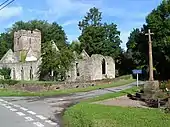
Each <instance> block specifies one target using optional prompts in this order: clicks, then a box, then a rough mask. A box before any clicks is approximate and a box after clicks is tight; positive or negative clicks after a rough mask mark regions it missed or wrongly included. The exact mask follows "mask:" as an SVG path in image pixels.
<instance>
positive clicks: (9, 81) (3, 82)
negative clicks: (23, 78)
mask: <svg viewBox="0 0 170 127" xmlns="http://www.w3.org/2000/svg"><path fill="white" fill-rule="evenodd" d="M18 82H19V81H16V80H11V79H5V80H3V79H1V80H0V84H6V85H15V84H17V83H18Z"/></svg>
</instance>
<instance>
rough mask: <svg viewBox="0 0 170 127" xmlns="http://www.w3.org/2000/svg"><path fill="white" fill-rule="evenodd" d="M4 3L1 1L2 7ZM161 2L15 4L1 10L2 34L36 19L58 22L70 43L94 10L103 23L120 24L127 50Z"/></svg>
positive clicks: (47, 0)
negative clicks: (130, 39) (131, 37)
mask: <svg viewBox="0 0 170 127" xmlns="http://www.w3.org/2000/svg"><path fill="white" fill-rule="evenodd" d="M4 1H5V0H0V3H2V2H4ZM161 1H162V0H15V1H14V2H13V3H12V4H10V5H9V6H7V7H6V8H4V9H3V10H0V32H4V31H5V29H6V28H9V27H11V26H12V24H14V23H15V22H16V21H20V20H22V21H29V20H34V19H39V20H47V21H48V22H57V23H58V24H59V25H61V26H62V27H63V29H64V31H65V33H66V34H67V37H68V41H70V42H71V41H72V40H77V38H78V36H79V35H80V33H81V32H80V31H79V28H78V22H79V21H81V20H82V19H83V17H84V16H85V15H86V13H87V12H88V11H89V9H90V8H92V7H97V8H98V9H99V11H101V12H102V18H103V19H102V21H103V22H107V23H115V24H117V28H118V30H119V31H120V32H121V35H120V38H121V40H122V41H123V43H122V44H121V47H122V48H124V49H126V42H127V40H128V37H129V35H130V32H131V31H132V30H133V28H140V27H141V26H142V25H143V24H144V23H145V17H146V16H147V15H148V14H149V13H150V12H151V11H152V10H153V9H154V8H156V7H157V6H158V5H159V4H160V2H161Z"/></svg>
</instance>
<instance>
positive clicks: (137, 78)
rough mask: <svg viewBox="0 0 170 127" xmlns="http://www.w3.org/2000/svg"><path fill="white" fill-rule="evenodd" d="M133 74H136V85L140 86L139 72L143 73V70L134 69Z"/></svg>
mask: <svg viewBox="0 0 170 127" xmlns="http://www.w3.org/2000/svg"><path fill="white" fill-rule="evenodd" d="M132 72H133V74H136V86H137V87H138V86H139V74H142V70H137V69H136V70H132Z"/></svg>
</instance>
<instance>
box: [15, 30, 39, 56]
mask: <svg viewBox="0 0 170 127" xmlns="http://www.w3.org/2000/svg"><path fill="white" fill-rule="evenodd" d="M30 47H31V48H32V50H33V52H34V53H35V54H34V56H35V57H37V58H39V57H40V56H41V32H40V31H38V30H34V31H27V30H19V31H17V32H15V33H14V52H15V54H16V55H17V56H20V54H21V51H23V52H24V51H25V52H28V50H29V48H30Z"/></svg>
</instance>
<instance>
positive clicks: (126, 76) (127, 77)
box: [117, 75, 132, 80]
mask: <svg viewBox="0 0 170 127" xmlns="http://www.w3.org/2000/svg"><path fill="white" fill-rule="evenodd" d="M117 79H123V80H128V79H132V75H123V76H120V77H117Z"/></svg>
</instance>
